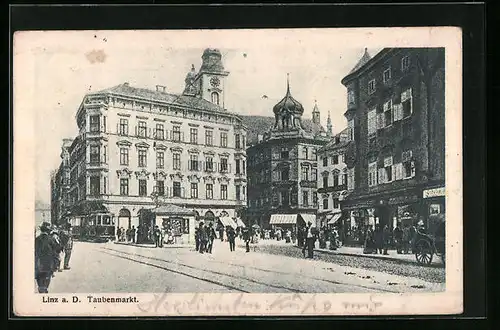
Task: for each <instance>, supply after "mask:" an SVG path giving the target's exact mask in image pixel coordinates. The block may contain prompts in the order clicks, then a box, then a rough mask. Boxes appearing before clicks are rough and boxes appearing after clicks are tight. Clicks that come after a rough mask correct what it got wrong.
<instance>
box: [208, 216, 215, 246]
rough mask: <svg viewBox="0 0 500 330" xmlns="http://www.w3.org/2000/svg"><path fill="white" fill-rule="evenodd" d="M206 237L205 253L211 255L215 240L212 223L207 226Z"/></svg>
mask: <svg viewBox="0 0 500 330" xmlns="http://www.w3.org/2000/svg"><path fill="white" fill-rule="evenodd" d="M207 236H208V246H207V252H208V253H212V248H213V246H214V240H215V237H216V234H215V229H214V227H213V224H212V223H209V225H208V227H207Z"/></svg>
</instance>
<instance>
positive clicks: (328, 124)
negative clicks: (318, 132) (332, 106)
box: [326, 111, 333, 136]
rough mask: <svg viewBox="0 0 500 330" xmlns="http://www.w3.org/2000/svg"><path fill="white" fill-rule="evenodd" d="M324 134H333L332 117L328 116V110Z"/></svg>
mask: <svg viewBox="0 0 500 330" xmlns="http://www.w3.org/2000/svg"><path fill="white" fill-rule="evenodd" d="M326 134H328V136H332V135H333V131H332V118H331V117H330V111H328V119H327V120H326Z"/></svg>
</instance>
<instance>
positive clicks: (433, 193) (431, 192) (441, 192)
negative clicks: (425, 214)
mask: <svg viewBox="0 0 500 330" xmlns="http://www.w3.org/2000/svg"><path fill="white" fill-rule="evenodd" d="M445 193H446V189H445V187H440V188H434V189H426V190H424V192H423V196H424V198H432V197H440V196H445Z"/></svg>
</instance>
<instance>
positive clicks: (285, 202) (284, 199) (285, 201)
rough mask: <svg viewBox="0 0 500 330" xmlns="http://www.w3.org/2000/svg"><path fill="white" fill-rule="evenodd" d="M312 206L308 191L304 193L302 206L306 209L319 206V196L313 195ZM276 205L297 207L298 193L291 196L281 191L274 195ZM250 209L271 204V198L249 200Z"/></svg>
mask: <svg viewBox="0 0 500 330" xmlns="http://www.w3.org/2000/svg"><path fill="white" fill-rule="evenodd" d="M311 195H312V204H310V197H309V196H310V195H309V191H308V190H304V191H302V205H301V206H304V207H308V206H316V205H317V204H318V196H317V195H316V194H315V193H313V194H311ZM273 200H274V203H275V204H279V205H282V206H289V205H295V204H296V203H297V193H296V192H295V193H293V194H290V193H289V192H288V191H280V192H277V193H276V194H275V195H273ZM249 204H250V207H259V206H264V205H267V204H269V197H261V198H257V199H252V200H249Z"/></svg>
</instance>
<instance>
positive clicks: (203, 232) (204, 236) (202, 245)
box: [199, 221, 208, 254]
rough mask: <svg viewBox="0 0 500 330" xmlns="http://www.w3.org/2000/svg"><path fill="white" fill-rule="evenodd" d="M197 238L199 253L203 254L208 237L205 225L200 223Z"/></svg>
mask: <svg viewBox="0 0 500 330" xmlns="http://www.w3.org/2000/svg"><path fill="white" fill-rule="evenodd" d="M199 237H200V249H199V252H200V253H202V254H203V253H204V252H205V251H206V249H207V242H208V235H207V228H206V225H205V224H204V223H203V222H201V221H200V229H199Z"/></svg>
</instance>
